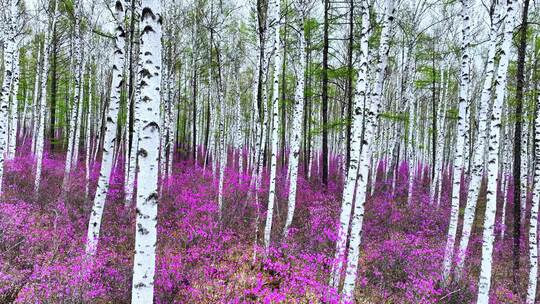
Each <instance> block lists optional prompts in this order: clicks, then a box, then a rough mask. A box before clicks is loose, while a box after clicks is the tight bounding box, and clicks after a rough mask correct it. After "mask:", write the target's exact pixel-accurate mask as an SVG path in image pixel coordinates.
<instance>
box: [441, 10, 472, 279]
mask: <svg viewBox="0 0 540 304" xmlns="http://www.w3.org/2000/svg"><path fill="white" fill-rule="evenodd" d="M461 6H462V11H461V19H462V21H461V22H462V25H461V26H462V30H461V31H462V42H461V67H460V81H459V106H458V108H459V113H458V130H457V133H456V141H457V142H456V149H455V154H454V168H453V174H452V175H453V179H454V180H453V182H452V207H451V214H450V223H449V225H448V235H447V238H446V248H445V251H444V261H443V274H442V280H443V284H448V283H449V279H450V270H451V268H452V263H453V261H454V244H455V241H456V234H457V225H458V217H459V199H460V197H459V194H460V189H461V175H462V173H463V168H464V167H465V163H464V155H463V154H464V152H465V133H466V131H467V129H466V124H467V121H466V120H467V117H466V116H467V111H468V107H469V86H470V83H469V82H470V81H469V69H470V62H471V58H470V56H469V45H470V36H469V31H470V16H469V8H470V3H469V0H461Z"/></svg>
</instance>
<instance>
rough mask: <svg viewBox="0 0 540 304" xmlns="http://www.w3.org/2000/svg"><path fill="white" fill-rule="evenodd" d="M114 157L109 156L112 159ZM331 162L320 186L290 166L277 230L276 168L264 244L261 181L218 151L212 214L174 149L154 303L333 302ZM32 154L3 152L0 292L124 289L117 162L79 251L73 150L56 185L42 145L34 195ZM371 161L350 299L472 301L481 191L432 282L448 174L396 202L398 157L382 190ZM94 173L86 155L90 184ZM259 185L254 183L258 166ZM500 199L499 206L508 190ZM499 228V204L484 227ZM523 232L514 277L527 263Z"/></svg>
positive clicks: (79, 204) (128, 209)
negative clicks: (451, 270)
mask: <svg viewBox="0 0 540 304" xmlns="http://www.w3.org/2000/svg"><path fill="white" fill-rule="evenodd" d="M25 154H26V155H27V153H25ZM122 163H123V162H122V160H119V162H118V164H120V165H119V166H118V167H122V165H121V164H122ZM335 163H337V162H332V165H331V168H330V169H331V170H330V173H331V176H333V177H334V178H333V179H331V181H330V183H329V185H328V188H327V189H326V190H322V189H323V187H322V185H321V183H320V182H319V181H318V180H317V179H315V178H313V179H311V180H309V181H308V180H306V179H305V177H304V176H303V175H302V174H300V177H299V187H298V202H297V209H296V213H295V218H294V221H293V225H292V229H291V233H290V235H289V237H288V238H287V239H286V240H284V239H282V236H281V233H282V227H283V224H284V220H285V217H286V211H287V197H286V196H287V185H286V182H285V179H284V174H282V173H283V172H280V173H281V174H279V175H278V189H277V206H276V213H275V216H274V219H275V220H274V224H273V230H272V241H273V246H272V250H271V253H270V254H269V256H268V257H266V258H265V257H264V256H263V254H262V252H263V251H262V250H261V246H262V241H261V238H262V231H263V229H264V219H265V209H266V196H267V190H262V191H261V192H260V193H259V196H260V198H261V199H260V203H259V206H257V203H256V200H255V199H254V198H253V197H254V196H253V195H252V193H251V192H250V187H249V175H247V174H244V173H240V172H238V169H237V168H238V166H237V164H236V163H234V162H233V160H232V158H230V160H229V164H232V165H230V166H229V167H228V168H227V170H226V174H225V178H226V180H225V189H224V208H223V215H222V219H223V220H222V221H219V219H218V217H217V214H218V212H217V202H216V201H217V199H216V197H217V180H216V178H214V177H213V176H212V174H211V172H210V170H211V168H206V170H204V169H203V166H202V165H197V166H195V165H194V164H193V162H192V161H179V162H177V163H175V164H174V170H173V171H174V172H173V174H172V176H171V178H169V179H168V180H166V181H165V182H164V183H163V189H162V193H161V196H160V200H159V207H158V208H159V215H158V244H157V267H156V281H155V301H156V303H316V302H322V303H335V302H336V297H335V291H333V290H330V289H329V288H328V287H327V282H328V278H329V275H328V273H329V270H330V265H331V263H332V257H333V250H334V246H335V245H334V240H335V237H336V235H335V232H336V229H335V227H337V219H338V217H339V209H340V204H341V201H340V196H341V191H342V190H341V181H340V177H339V176H341V174H336V173H337V169H336V165H335ZM32 164H33V160H32V158H31V157H30V156H22V157H18V158H16V159H15V160H13V161H9V162H7V171H6V174H5V181H4V187H3V188H4V193H3V196H2V198H1V200H0V303H12V302H15V303H129V299H130V291H131V269H132V256H133V250H134V235H135V233H134V232H135V227H134V221H135V208H134V206H133V205H132V206H125V203H124V199H123V197H124V191H123V171H122V169H121V168H117V169H115V170H114V171H113V175H112V178H111V187H110V190H109V194H108V199H107V204H106V206H105V215H104V218H103V222H102V226H101V236H100V240H99V245H98V253H97V256H96V257H95V258H94V259H93V260H92V261H91V263H90V262H89V261H88V258H87V257H86V255H85V252H84V247H85V246H84V244H85V240H86V233H87V225H88V219H89V215H90V210H91V207H92V201H91V200H89V199H86V198H85V178H84V166H83V164H82V163H81V164H79V166H78V168H77V169H76V170H75V171H74V172H73V174H72V176H71V179H70V181H71V182H70V185H69V190H68V191H66V192H65V193H62V191H61V188H62V178H63V173H64V160H63V155H62V154H54V155H46V158H45V160H44V174H43V176H44V178H43V181H42V186H41V189H40V194H39V196H38V197H36V196H35V195H34V194H33V184H34V176H33V172H32ZM315 169H316V168H315ZM315 169H314V172H315V173H316V170H315ZM381 172H382V171H381V170H379V174H378V179H377V183H376V186H375V189H374V191H373V194H372V195H371V196H370V197H369V199H368V202H367V204H366V215H365V221H364V229H363V234H362V244H361V260H360V263H359V272H358V276H359V277H358V282H357V289H356V298H357V299H358V300H357V302H358V303H471V302H474V299H475V295H476V281H477V279H478V272H479V264H480V250H481V243H482V240H481V228H482V218H483V210H484V205H485V203H484V202H483V201H481V202H480V204H479V205H480V206H479V210H478V212H477V219H476V224H475V231H473V235H472V238H471V247H470V252H469V253H468V255H467V264H466V265H467V266H466V274H465V275H464V278H463V279H462V280H461V282H459V283H453V284H451V285H450V286H447V287H444V288H443V287H441V286H440V284H439V280H440V275H441V265H442V258H443V253H444V246H445V241H446V233H447V226H448V219H449V201H448V199H449V187H450V184H449V180H448V177H446V178H445V180H444V185H443V190H442V191H443V195H444V199H443V200H442V206H441V207H436V206H432V205H431V204H430V202H429V180H428V179H427V178H424V179H423V178H421V177H420V176H419V177H418V178H417V179H416V181H415V189H414V193H413V195H414V198H413V201H412V203H411V205H410V206H407V181H406V180H407V176H408V173H407V165H406V164H405V163H404V164H402V165H401V167H400V170H399V176H398V181H397V186H396V189H395V190H394V191H391V190H390V187H389V186H390V185H391V183H387V182H386V181H385V179H384V178H383V174H381ZM98 175H99V164H98V163H97V164H96V165H95V166H94V167H93V170H92V174H91V183H90V189H91V193H90V197H93V191H95V187H96V181H97V177H98ZM423 176H427V174H423ZM262 188H263V189H268V178H265V179H264V182H263V187H262ZM392 192H393V193H392ZM511 192H512V191H510V193H511ZM462 193H465V188H464V189H463V190H462ZM462 197H463V196H462ZM510 201H511V200H510ZM507 208H508V209H507V210H512V209H511V208H512V207H511V203H509V205H508V206H507ZM461 209H463V206H462V208H461ZM499 209H500V206H499ZM510 217H511V211H508V212H507V218H510ZM257 223H258V234H257V235H256V230H257V229H256V226H257ZM507 224H508V225H511V223H507ZM510 227H511V226H510ZM500 229H501V224H500V210H499V211H498V213H497V227H496V232H497V234H498V235H499V234H500ZM508 230H509V229H507V231H508ZM458 235H459V231H458ZM522 235H526V234H524V233H522ZM525 239H526V237H525V236H523V241H522V257H523V259H522V261H521V262H522V267H521V268H522V269H521V270H522V272H521V273H522V275H521V280H522V286H523V288H525V286H526V283H525V282H526V278H527V269H528V267H527V265H528V264H527V263H528V258H527V251H526V248H527V244H526V241H525ZM255 242H256V245H255ZM511 246H512V239H511V231H508V233H507V236H506V238H505V239H504V240H502V241H501V240H500V239H499V238H497V241H496V244H495V251H494V268H493V279H492V288H491V290H492V297H491V299H492V303H521V302H520V300H519V298H518V296H516V295H515V294H514V293H512V291H511V288H510V286H511V282H512V278H511V269H512V266H511V260H512V259H511V256H512V247H511Z"/></svg>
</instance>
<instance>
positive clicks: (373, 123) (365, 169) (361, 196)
mask: <svg viewBox="0 0 540 304" xmlns="http://www.w3.org/2000/svg"><path fill="white" fill-rule="evenodd" d="M386 6H387V7H386V14H385V16H384V19H383V20H384V21H383V29H382V33H381V43H380V47H379V60H378V62H377V69H376V75H377V76H376V77H377V80H376V85H375V89H374V90H373V91H372V92H371V96H366V91H364V92H363V93H362V91H360V92H359V93H360V95H364V96H366V98H365V100H366V104H367V105H368V107H367V109H366V110H367V111H366V113H365V116H366V119H365V128H364V140H363V141H362V143H361V144H362V147H361V151H362V152H361V154H360V168H359V173H358V184H357V185H356V202H355V206H354V213H353V218H352V222H351V238H350V243H349V251H348V255H347V268H346V272H345V279H344V283H343V290H342V300H343V301H345V302H346V303H349V302H351V301H353V299H354V296H353V294H354V287H355V283H356V275H357V271H358V259H359V256H360V241H361V233H362V225H363V221H364V204H365V202H366V192H367V185H368V174H369V162H370V159H371V152H372V149H371V144H372V142H371V141H372V140H373V138H374V135H375V134H374V132H375V131H376V130H377V126H378V115H379V112H380V107H381V99H382V93H383V90H382V89H383V81H384V76H385V70H386V65H387V63H388V50H389V40H390V29H391V24H392V20H393V18H394V14H393V11H394V1H393V0H388V1H386ZM361 11H362V15H363V16H362V19H364V18H365V19H368V18H367V17H366V15H367V14H369V7H368V3H367V0H363V1H362V2H361ZM366 21H369V20H366ZM362 23H363V22H362ZM366 25H367V24H366ZM362 29H367V27H366V28H364V24H363V25H362ZM366 34H367V33H364V34H363V36H364V39H366V38H367V35H366ZM366 42H367V41H366ZM366 44H367V43H366ZM365 48H366V49H367V48H368V46H367V45H366V46H365ZM363 63H364V64H365V66H366V68H367V61H364V62H363ZM360 89H362V87H360ZM364 89H365V87H364ZM353 172H354V171H353Z"/></svg>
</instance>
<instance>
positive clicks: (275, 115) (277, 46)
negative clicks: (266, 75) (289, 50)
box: [264, 0, 283, 254]
mask: <svg viewBox="0 0 540 304" xmlns="http://www.w3.org/2000/svg"><path fill="white" fill-rule="evenodd" d="M280 1H281V0H274V1H273V2H272V3H271V5H272V6H273V7H271V8H269V9H271V11H272V12H273V15H272V16H273V18H274V21H275V22H276V26H275V29H274V31H275V32H274V56H275V58H274V81H273V90H272V94H273V95H272V133H271V137H270V142H271V148H270V149H271V156H270V187H269V189H268V208H267V211H266V223H265V226H264V248H265V252H266V254H268V250H269V249H270V233H271V232H272V218H273V215H274V201H275V197H276V165H277V154H278V141H279V134H278V128H279V76H280V70H281V64H282V60H283V58H282V57H281V51H282V45H281V37H280V28H281V21H280V16H281V5H280Z"/></svg>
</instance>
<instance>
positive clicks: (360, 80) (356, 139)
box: [310, 0, 369, 288]
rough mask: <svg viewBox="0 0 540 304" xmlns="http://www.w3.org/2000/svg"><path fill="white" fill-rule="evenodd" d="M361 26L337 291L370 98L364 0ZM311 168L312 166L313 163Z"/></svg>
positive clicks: (334, 276) (334, 279)
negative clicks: (363, 115) (367, 99)
mask: <svg viewBox="0 0 540 304" xmlns="http://www.w3.org/2000/svg"><path fill="white" fill-rule="evenodd" d="M361 15H362V25H361V29H360V54H359V69H358V75H357V82H356V88H355V92H354V100H353V107H354V108H353V116H352V126H351V139H350V141H351V144H350V149H351V152H350V160H349V168H348V170H347V179H346V180H345V185H344V187H343V199H342V201H341V213H340V216H339V228H338V238H337V240H336V249H335V255H334V263H333V264H332V271H331V272H330V286H331V287H334V288H337V287H338V286H339V282H340V279H341V269H342V267H343V260H344V258H345V249H346V243H347V234H348V231H349V222H350V219H351V211H352V205H353V199H354V191H355V189H356V180H357V174H358V165H359V158H360V149H361V147H360V145H361V142H360V139H361V136H362V112H363V111H362V110H363V107H364V100H365V99H366V97H367V92H366V91H367V69H368V51H369V48H368V38H369V37H368V31H369V13H368V7H367V3H366V1H365V0H362V2H361ZM310 167H311V162H310Z"/></svg>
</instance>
